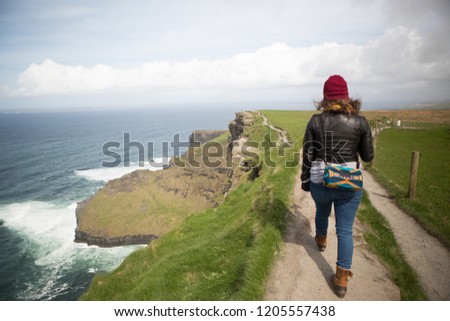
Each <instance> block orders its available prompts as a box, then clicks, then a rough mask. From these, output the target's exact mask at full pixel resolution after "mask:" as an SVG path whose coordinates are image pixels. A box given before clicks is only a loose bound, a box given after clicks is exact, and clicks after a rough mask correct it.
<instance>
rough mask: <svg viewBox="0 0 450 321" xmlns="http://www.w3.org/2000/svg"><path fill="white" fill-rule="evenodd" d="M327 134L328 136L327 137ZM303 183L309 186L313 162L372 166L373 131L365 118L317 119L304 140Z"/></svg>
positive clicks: (331, 115) (329, 116)
mask: <svg viewBox="0 0 450 321" xmlns="http://www.w3.org/2000/svg"><path fill="white" fill-rule="evenodd" d="M324 132H326V134H325V133H324ZM303 139H304V140H303V162H302V175H301V179H302V182H304V183H305V182H308V181H309V177H310V168H311V162H312V161H314V160H317V159H326V161H327V163H335V164H342V163H345V162H358V161H359V158H358V156H359V157H361V159H362V160H363V161H365V162H370V161H371V160H372V159H373V157H374V151H373V143H372V131H371V129H370V126H369V123H368V122H367V120H366V118H365V117H364V116H360V115H347V114H342V113H336V112H331V111H330V112H323V113H322V114H318V115H313V116H312V117H311V119H310V121H309V123H308V125H307V126H306V131H305V136H304V138H303Z"/></svg>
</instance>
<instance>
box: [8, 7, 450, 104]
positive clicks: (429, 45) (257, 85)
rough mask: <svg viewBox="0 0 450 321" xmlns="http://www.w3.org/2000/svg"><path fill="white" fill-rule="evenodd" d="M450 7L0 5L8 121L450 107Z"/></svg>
mask: <svg viewBox="0 0 450 321" xmlns="http://www.w3.org/2000/svg"><path fill="white" fill-rule="evenodd" d="M449 34H450V1H449V0H427V1H423V0H409V1H407V0H397V1H384V0H371V1H362V0H360V1H357V0H343V1H328V0H315V1H303V0H277V1H274V0H255V1H253V0H247V1H245V0H240V1H237V0H226V1H225V0H224V1H218V0H202V1H201V0H197V1H196V0H193V1H187V0H185V1H178V0H165V1H155V0H148V1H141V0H118V1H107V0H89V1H83V0H82V1H70V0H69V1H56V0H29V1H25V0H0V111H15V110H17V111H20V110H42V109H47V110H69V109H74V108H75V109H76V108H89V109H92V108H94V109H95V108H98V109H100V108H109V107H127V106H148V107H152V106H173V105H182V104H191V105H193V104H194V105H195V104H198V105H202V104H203V105H210V106H213V105H214V104H225V105H226V104H228V105H230V106H235V107H242V108H247V107H251V108H258V107H272V108H277V107H280V108H283V106H284V107H287V106H291V107H292V106H294V108H301V109H302V108H304V107H306V108H310V106H312V102H313V101H317V100H320V99H322V90H323V83H324V82H325V80H326V79H327V78H328V77H329V76H330V75H333V74H339V75H342V76H343V77H344V78H345V79H346V80H347V83H348V87H349V92H350V96H352V97H353V98H358V99H361V100H362V102H363V106H364V105H366V106H368V108H385V107H399V106H400V107H401V106H406V105H411V104H421V103H433V102H442V101H450V90H449V89H450V42H449V41H448V40H447V39H448V35H449Z"/></svg>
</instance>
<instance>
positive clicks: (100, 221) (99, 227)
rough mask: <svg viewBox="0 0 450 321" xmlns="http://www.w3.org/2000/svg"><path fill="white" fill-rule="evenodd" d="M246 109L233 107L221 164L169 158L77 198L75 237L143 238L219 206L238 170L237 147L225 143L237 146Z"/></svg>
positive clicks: (118, 241)
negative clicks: (167, 164) (157, 167)
mask: <svg viewBox="0 0 450 321" xmlns="http://www.w3.org/2000/svg"><path fill="white" fill-rule="evenodd" d="M250 115H251V114H250V113H244V112H241V113H237V114H236V119H235V120H234V121H232V122H231V123H230V126H229V129H230V136H229V137H230V138H229V142H231V144H230V143H228V142H224V146H223V150H224V151H227V152H226V153H225V154H224V155H221V156H218V157H216V159H217V158H219V159H221V165H220V166H217V167H208V166H205V164H204V163H202V162H199V163H200V165H199V166H192V164H190V163H189V162H187V163H185V165H184V166H182V167H180V166H177V164H178V165H179V164H180V162H173V161H172V162H171V166H170V167H169V168H167V169H165V170H163V171H156V172H152V171H148V170H138V171H135V172H133V173H131V174H128V175H125V176H123V177H121V178H119V179H115V180H112V181H110V182H108V183H107V184H106V185H105V186H104V187H103V188H102V189H100V190H99V191H98V192H97V193H96V194H95V195H93V196H92V197H91V198H90V199H88V200H85V201H83V202H80V203H78V206H77V210H76V219H77V227H76V230H75V242H83V243H87V244H89V245H98V246H105V247H109V246H118V245H129V244H146V243H149V242H150V241H152V240H153V239H155V238H158V237H160V236H162V235H164V234H166V233H167V232H169V231H171V230H173V229H174V228H176V227H177V226H179V224H181V222H182V221H183V220H184V219H186V218H187V217H188V216H190V215H192V214H194V213H196V212H199V211H202V210H204V209H207V208H211V207H214V206H217V205H218V204H219V203H220V202H221V201H222V200H223V198H224V197H225V195H226V193H227V192H228V190H229V189H230V188H232V183H233V181H236V177H239V176H240V174H239V172H240V171H241V169H240V168H239V166H236V164H239V160H238V161H237V162H236V159H238V158H239V153H238V150H237V149H236V148H234V149H233V148H231V149H230V150H227V148H228V146H233V145H236V146H241V144H242V143H243V141H244V140H242V138H243V134H244V131H245V127H246V126H249V124H250V121H251V117H250ZM223 133H224V131H195V132H194V133H193V135H192V136H193V137H194V138H195V139H196V141H201V142H202V143H204V142H206V141H208V140H210V139H214V138H217V137H218V136H220V135H222V134H223ZM234 141H236V143H235V144H234ZM228 152H229V153H230V155H228ZM233 153H234V154H233ZM191 154H192V155H193V156H194V157H196V158H199V157H200V158H201V156H202V155H199V154H198V153H196V152H192V153H191ZM227 157H233V158H234V161H235V162H234V163H233V164H232V166H231V167H230V166H227V165H230V163H227ZM234 176H235V177H234Z"/></svg>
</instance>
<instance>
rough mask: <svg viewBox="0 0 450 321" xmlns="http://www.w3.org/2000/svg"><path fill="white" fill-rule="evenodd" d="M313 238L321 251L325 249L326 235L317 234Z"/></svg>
mask: <svg viewBox="0 0 450 321" xmlns="http://www.w3.org/2000/svg"><path fill="white" fill-rule="evenodd" d="M314 239H315V240H316V244H317V246H318V247H319V251H320V252H323V251H325V248H326V247H327V236H326V235H325V236H320V235H317V234H316V236H315V237H314Z"/></svg>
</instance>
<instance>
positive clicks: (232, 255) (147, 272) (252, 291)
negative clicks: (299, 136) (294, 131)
mask: <svg viewBox="0 0 450 321" xmlns="http://www.w3.org/2000/svg"><path fill="white" fill-rule="evenodd" d="M303 130H304V129H303ZM268 132H270V129H269V128H267V127H266V126H262V119H260V118H258V119H257V121H256V124H255V125H254V126H252V129H251V131H250V132H249V133H248V134H249V136H250V137H249V138H250V139H251V140H253V141H257V142H262V141H263V137H264V135H265V134H267V133H268ZM271 136H272V137H277V136H276V134H275V133H272V135H271ZM297 148H299V144H297ZM292 152H293V149H292V150H286V151H285V154H284V156H281V154H280V153H279V152H278V151H277V149H276V148H273V149H271V150H268V149H267V150H266V151H265V152H264V151H262V150H260V155H261V157H262V158H267V157H268V156H270V157H271V159H272V160H274V161H275V162H276V164H277V165H276V166H274V167H272V166H267V165H265V164H264V165H263V166H262V168H261V170H260V172H259V177H257V178H256V179H253V180H249V179H248V176H246V175H244V176H242V177H241V181H240V184H239V186H238V187H237V188H236V189H234V190H233V191H231V192H230V193H229V194H228V195H227V197H226V199H225V200H224V202H223V203H222V204H221V205H220V206H218V207H217V208H215V209H209V210H206V211H204V212H201V213H197V214H193V215H191V216H190V217H189V218H187V219H186V220H185V221H184V222H183V223H182V224H181V226H180V227H179V228H177V229H175V230H174V231H172V232H169V233H168V234H166V235H165V236H164V237H162V238H160V239H158V240H156V241H154V242H152V243H151V245H150V246H148V247H146V248H144V249H141V250H139V251H137V252H135V253H133V254H131V255H130V256H129V257H128V258H126V259H125V260H124V262H123V263H122V264H121V265H120V266H119V267H118V268H117V269H116V270H114V271H113V272H111V273H108V274H105V275H98V276H96V277H95V278H94V280H93V281H92V283H91V286H90V288H89V290H88V292H87V293H86V294H85V295H84V296H82V298H81V299H83V300H261V299H262V298H263V295H264V286H265V282H266V279H267V277H268V275H269V272H270V268H271V265H272V262H273V260H274V258H275V257H276V253H277V251H278V249H279V246H280V244H281V242H282V233H283V230H284V226H285V220H286V215H287V212H288V210H287V207H288V206H289V196H290V195H291V192H292V186H293V179H294V175H295V174H296V168H291V169H286V168H285V166H284V165H285V164H284V160H285V159H286V158H287V159H290V158H292V157H293V155H292Z"/></svg>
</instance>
